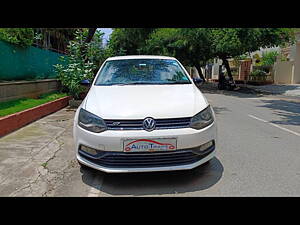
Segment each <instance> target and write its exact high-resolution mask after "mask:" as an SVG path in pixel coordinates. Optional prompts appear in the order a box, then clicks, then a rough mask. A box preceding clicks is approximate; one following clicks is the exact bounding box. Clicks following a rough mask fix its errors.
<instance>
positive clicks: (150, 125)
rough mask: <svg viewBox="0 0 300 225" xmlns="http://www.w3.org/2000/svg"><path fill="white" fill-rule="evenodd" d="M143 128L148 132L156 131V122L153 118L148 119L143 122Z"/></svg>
mask: <svg viewBox="0 0 300 225" xmlns="http://www.w3.org/2000/svg"><path fill="white" fill-rule="evenodd" d="M143 127H144V130H146V131H152V130H154V129H155V120H154V119H153V118H151V117H147V118H146V119H144V121H143Z"/></svg>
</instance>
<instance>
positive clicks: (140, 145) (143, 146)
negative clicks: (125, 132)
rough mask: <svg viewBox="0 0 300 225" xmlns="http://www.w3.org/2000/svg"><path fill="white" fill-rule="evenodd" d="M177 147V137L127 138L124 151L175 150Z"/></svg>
mask: <svg viewBox="0 0 300 225" xmlns="http://www.w3.org/2000/svg"><path fill="white" fill-rule="evenodd" d="M176 148H177V139H176V138H157V139H148V138H141V139H127V140H124V141H123V151H124V152H153V151H174V150H176Z"/></svg>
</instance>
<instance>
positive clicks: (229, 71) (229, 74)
mask: <svg viewBox="0 0 300 225" xmlns="http://www.w3.org/2000/svg"><path fill="white" fill-rule="evenodd" d="M222 61H223V65H224V66H225V68H226V71H227V74H228V76H229V78H230V80H232V79H233V77H232V74H231V69H230V66H229V63H228V60H227V59H226V58H222Z"/></svg>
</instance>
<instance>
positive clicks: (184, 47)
mask: <svg viewBox="0 0 300 225" xmlns="http://www.w3.org/2000/svg"><path fill="white" fill-rule="evenodd" d="M210 39H211V38H210V30H209V29H204V28H160V29H157V30H156V31H155V32H153V33H152V34H151V35H150V37H149V39H148V40H147V41H146V45H145V47H144V49H143V51H144V52H146V53H147V54H159V55H167V56H173V57H176V58H177V59H178V60H180V61H181V62H182V63H183V64H185V65H188V66H195V67H196V68H197V70H198V72H199V74H200V76H201V78H202V79H203V80H205V78H204V76H203V74H202V71H201V66H202V65H205V63H206V62H207V60H209V59H210V58H211V57H212V52H211V48H210V45H211V43H210Z"/></svg>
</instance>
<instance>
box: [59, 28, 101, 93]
mask: <svg viewBox="0 0 300 225" xmlns="http://www.w3.org/2000/svg"><path fill="white" fill-rule="evenodd" d="M86 36H87V31H86V30H78V31H76V32H75V39H74V40H72V41H70V42H69V45H68V47H67V49H68V52H69V54H68V56H67V57H64V56H63V57H61V61H62V62H64V64H57V65H54V67H55V70H56V72H57V78H58V79H59V80H60V81H61V83H62V85H63V86H64V88H66V89H67V92H68V93H69V94H70V95H72V96H73V97H74V98H75V99H79V95H80V93H81V92H83V91H84V88H83V87H82V86H81V85H80V81H82V80H89V81H90V82H92V81H93V78H94V74H95V72H96V70H97V69H98V68H99V67H100V64H101V63H102V61H103V60H104V59H103V57H104V50H103V48H102V36H103V33H101V32H96V34H95V36H94V39H93V40H92V41H91V42H90V43H86V42H85V38H86Z"/></svg>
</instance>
